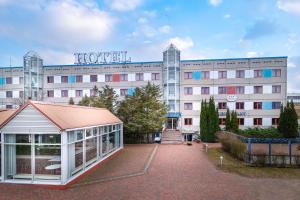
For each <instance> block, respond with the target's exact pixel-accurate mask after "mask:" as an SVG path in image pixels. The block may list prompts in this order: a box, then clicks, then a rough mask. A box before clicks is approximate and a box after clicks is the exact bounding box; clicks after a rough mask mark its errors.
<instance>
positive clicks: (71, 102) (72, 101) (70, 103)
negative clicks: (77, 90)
mask: <svg viewBox="0 0 300 200" xmlns="http://www.w3.org/2000/svg"><path fill="white" fill-rule="evenodd" d="M74 104H75V102H74V100H73V98H72V97H71V98H70V99H69V105H74Z"/></svg>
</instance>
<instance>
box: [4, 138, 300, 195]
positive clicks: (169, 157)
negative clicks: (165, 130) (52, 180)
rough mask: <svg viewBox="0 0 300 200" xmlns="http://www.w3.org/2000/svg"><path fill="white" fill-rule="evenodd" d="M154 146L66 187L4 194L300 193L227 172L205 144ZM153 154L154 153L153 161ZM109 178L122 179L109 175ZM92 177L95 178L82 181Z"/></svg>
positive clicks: (285, 184)
mask: <svg viewBox="0 0 300 200" xmlns="http://www.w3.org/2000/svg"><path fill="white" fill-rule="evenodd" d="M154 149H155V145H130V146H127V147H126V149H125V150H124V151H123V152H122V153H120V154H119V155H118V156H116V157H114V158H113V159H112V160H110V161H109V162H107V163H104V164H103V165H102V166H100V167H99V169H96V170H95V171H93V172H92V173H91V174H89V175H88V176H87V177H84V178H82V179H80V180H79V181H78V182H77V183H76V184H77V185H76V184H75V185H73V187H71V188H69V189H66V190H51V189H47V188H43V187H34V186H29V185H11V184H0V199H1V200H2V199H9V200H13V199H22V200H24V199H26V200H28V199H55V200H60V199H63V200H66V199H84V200H93V199H143V200H146V199H151V200H153V199H168V200H169V199H197V200H198V199H212V200H226V199H230V200H232V199H243V200H247V199H272V200H277V199H278V200H282V199H289V200H292V199H295V200H296V199H299V198H300V180H284V179H254V178H246V177H241V176H239V175H236V174H229V173H225V172H223V171H221V170H218V169H216V168H215V167H214V165H213V164H212V163H211V162H210V161H209V160H208V158H207V156H206V155H205V152H204V151H203V150H202V145H201V144H194V145H192V146H187V145H159V146H158V148H157V149H156V152H155V151H153V150H154ZM153 152H155V154H154V153H153ZM151 155H153V156H151ZM136 156H138V158H136ZM149 158H153V159H152V162H151V163H150V165H149V162H148V161H149ZM147 165H148V166H149V168H148V170H146V172H145V173H141V174H140V175H136V176H132V177H129V178H126V176H128V175H130V174H137V173H138V172H143V171H144V170H145V166H147ZM88 177H90V178H88ZM109 177H115V178H116V179H115V180H107V179H108V178H109ZM118 177H119V178H118ZM120 177H121V178H120ZM89 180H92V181H94V182H93V183H90V184H87V185H82V184H83V183H88V181H89ZM97 180H102V181H99V182H97ZM95 181H96V182H95Z"/></svg>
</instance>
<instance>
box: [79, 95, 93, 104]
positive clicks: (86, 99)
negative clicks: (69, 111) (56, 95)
mask: <svg viewBox="0 0 300 200" xmlns="http://www.w3.org/2000/svg"><path fill="white" fill-rule="evenodd" d="M78 105H80V106H91V98H90V97H88V96H87V95H85V96H84V97H83V98H82V99H81V101H79V102H78Z"/></svg>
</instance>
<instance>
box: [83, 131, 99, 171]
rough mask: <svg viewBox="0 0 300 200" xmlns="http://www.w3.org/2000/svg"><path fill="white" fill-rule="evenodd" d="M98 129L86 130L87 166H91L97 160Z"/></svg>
mask: <svg viewBox="0 0 300 200" xmlns="http://www.w3.org/2000/svg"><path fill="white" fill-rule="evenodd" d="M97 132H98V131H97V128H93V129H87V130H86V142H85V149H86V158H85V160H86V165H87V166H88V165H91V164H92V163H94V162H96V160H97Z"/></svg>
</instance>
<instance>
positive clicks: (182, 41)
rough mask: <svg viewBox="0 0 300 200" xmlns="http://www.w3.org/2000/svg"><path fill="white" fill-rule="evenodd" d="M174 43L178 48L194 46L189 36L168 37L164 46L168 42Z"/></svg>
mask: <svg viewBox="0 0 300 200" xmlns="http://www.w3.org/2000/svg"><path fill="white" fill-rule="evenodd" d="M171 43H172V44H174V45H175V46H176V47H177V48H178V49H179V50H181V51H183V50H187V49H190V48H192V47H193V46H194V42H193V40H192V39H191V38H190V37H174V38H170V39H169V40H168V41H167V42H166V43H165V46H168V45H169V44H171Z"/></svg>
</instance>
